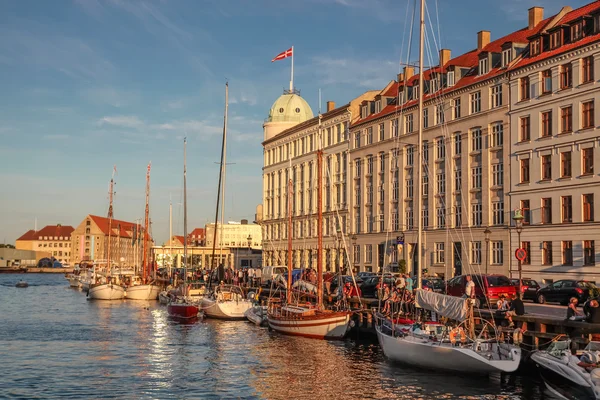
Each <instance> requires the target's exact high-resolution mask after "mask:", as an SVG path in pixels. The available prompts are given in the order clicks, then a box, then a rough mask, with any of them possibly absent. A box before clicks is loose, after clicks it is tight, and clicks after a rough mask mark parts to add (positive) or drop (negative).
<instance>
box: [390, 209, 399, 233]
mask: <svg viewBox="0 0 600 400" xmlns="http://www.w3.org/2000/svg"><path fill="white" fill-rule="evenodd" d="M392 230H393V231H399V230H400V221H399V220H398V212H397V211H392Z"/></svg>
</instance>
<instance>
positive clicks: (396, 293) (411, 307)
mask: <svg viewBox="0 0 600 400" xmlns="http://www.w3.org/2000/svg"><path fill="white" fill-rule="evenodd" d="M375 289H376V291H377V297H378V298H379V299H380V300H381V301H382V303H383V305H384V306H383V309H382V312H383V313H384V314H386V315H387V314H411V313H414V311H415V297H414V293H413V291H414V280H413V278H411V277H410V275H408V274H401V275H400V276H399V277H398V278H396V280H395V281H394V282H393V283H390V284H389V285H388V283H386V282H385V281H383V280H382V279H381V278H380V279H379V283H378V284H377V286H376V287H375ZM423 289H425V290H431V288H429V287H423Z"/></svg>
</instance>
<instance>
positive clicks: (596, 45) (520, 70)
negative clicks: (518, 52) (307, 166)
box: [510, 39, 600, 77]
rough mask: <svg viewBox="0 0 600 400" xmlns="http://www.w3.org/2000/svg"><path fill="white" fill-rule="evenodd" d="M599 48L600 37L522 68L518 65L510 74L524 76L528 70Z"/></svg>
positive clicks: (534, 70) (535, 69) (534, 69)
mask: <svg viewBox="0 0 600 400" xmlns="http://www.w3.org/2000/svg"><path fill="white" fill-rule="evenodd" d="M599 48H600V39H599V40H598V41H596V42H592V43H590V44H584V45H582V46H581V47H578V48H576V49H573V50H567V51H566V52H564V53H560V54H557V55H555V56H551V57H548V58H546V59H544V60H540V61H537V62H534V63H532V64H529V65H526V66H524V67H521V68H519V67H517V68H515V69H514V70H511V71H510V75H511V77H512V76H522V75H525V74H527V73H528V72H536V71H537V70H538V69H541V68H544V67H547V66H551V65H553V64H556V63H560V62H561V61H565V60H570V59H571V58H574V57H576V56H579V55H581V54H583V53H586V52H588V51H593V50H595V49H599ZM550 51H554V50H550Z"/></svg>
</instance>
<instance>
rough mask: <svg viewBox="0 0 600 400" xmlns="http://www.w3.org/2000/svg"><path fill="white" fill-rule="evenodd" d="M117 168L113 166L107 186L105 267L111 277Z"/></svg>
mask: <svg viewBox="0 0 600 400" xmlns="http://www.w3.org/2000/svg"><path fill="white" fill-rule="evenodd" d="M116 170H117V167H116V166H115V168H114V170H113V174H112V178H110V185H109V186H108V243H107V245H106V262H107V264H106V267H107V269H108V270H109V271H110V275H111V276H112V264H111V262H110V257H111V254H110V250H111V249H110V247H111V237H112V220H113V195H114V192H115V191H114V187H115V171H116Z"/></svg>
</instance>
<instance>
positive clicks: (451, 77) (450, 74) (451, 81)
mask: <svg viewBox="0 0 600 400" xmlns="http://www.w3.org/2000/svg"><path fill="white" fill-rule="evenodd" d="M447 84H448V87H450V86H454V71H448V78H447Z"/></svg>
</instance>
